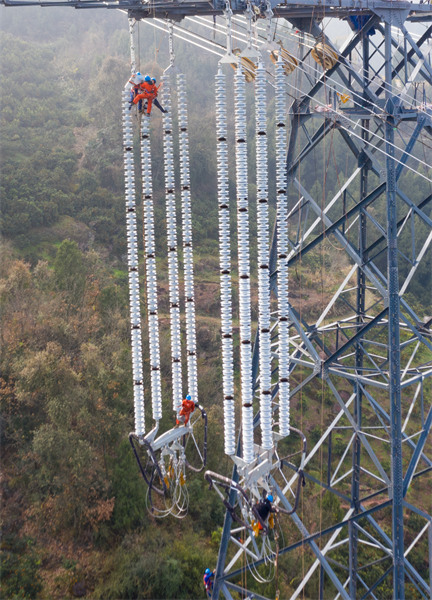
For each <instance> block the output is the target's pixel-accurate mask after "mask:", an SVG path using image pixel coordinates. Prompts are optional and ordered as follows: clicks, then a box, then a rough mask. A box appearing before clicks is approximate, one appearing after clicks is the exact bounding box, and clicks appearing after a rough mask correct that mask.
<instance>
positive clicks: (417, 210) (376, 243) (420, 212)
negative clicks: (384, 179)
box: [365, 184, 432, 257]
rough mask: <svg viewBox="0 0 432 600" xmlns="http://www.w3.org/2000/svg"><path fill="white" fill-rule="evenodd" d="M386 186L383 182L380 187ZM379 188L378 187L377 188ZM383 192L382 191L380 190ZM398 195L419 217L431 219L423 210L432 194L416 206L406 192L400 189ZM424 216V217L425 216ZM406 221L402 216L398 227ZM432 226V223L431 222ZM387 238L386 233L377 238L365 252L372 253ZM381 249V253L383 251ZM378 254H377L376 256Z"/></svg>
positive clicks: (425, 219)
mask: <svg viewBox="0 0 432 600" xmlns="http://www.w3.org/2000/svg"><path fill="white" fill-rule="evenodd" d="M382 186H385V184H381V185H380V186H378V187H380V188H381V187H382ZM376 189H378V188H376ZM380 193H381V192H380ZM398 195H399V196H400V197H401V198H402V199H403V200H404V201H405V202H406V203H407V204H408V206H409V207H410V210H412V211H413V212H415V213H416V214H417V215H419V217H420V218H421V219H423V220H424V221H425V222H426V223H427V221H429V220H430V219H429V218H428V217H427V215H426V214H425V213H424V212H423V210H422V209H423V208H424V207H425V206H427V205H428V204H429V202H430V201H431V200H432V194H430V195H429V196H427V198H425V199H424V200H422V202H420V204H419V205H418V206H416V205H415V204H414V203H413V202H412V201H411V200H410V199H409V198H408V197H407V196H405V194H402V193H401V192H400V190H399V191H398ZM423 217H424V218H423ZM404 221H405V217H403V218H401V219H400V220H399V221H398V222H397V228H398V229H399V227H400V226H401V225H402V223H403V222H404ZM431 226H432V223H431ZM386 239H387V236H386V235H382V236H380V237H379V238H377V239H376V240H375V241H374V242H372V243H371V244H370V245H369V246H368V247H367V248H366V251H365V253H367V254H370V253H371V251H372V250H374V249H375V248H376V247H377V246H379V244H381V243H382V242H383V241H384V240H386ZM383 250H384V249H383ZM383 250H381V251H380V253H381V252H382V251H383ZM376 256H378V255H377V254H376V255H375V257H376Z"/></svg>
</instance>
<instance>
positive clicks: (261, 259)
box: [255, 60, 273, 450]
mask: <svg viewBox="0 0 432 600" xmlns="http://www.w3.org/2000/svg"><path fill="white" fill-rule="evenodd" d="M266 86H267V80H266V71H265V68H264V65H263V63H262V60H260V62H259V63H258V68H257V70H256V78H255V121H256V173H257V174H256V181H257V224H258V227H257V230H258V326H259V348H260V354H259V369H260V421H261V445H262V447H263V448H264V449H265V450H270V449H271V448H272V446H273V436H272V393H271V372H272V369H271V367H272V365H271V339H270V338H271V335H270V275H269V208H268V152H267V94H266Z"/></svg>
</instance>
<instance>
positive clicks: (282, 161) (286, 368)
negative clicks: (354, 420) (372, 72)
mask: <svg viewBox="0 0 432 600" xmlns="http://www.w3.org/2000/svg"><path fill="white" fill-rule="evenodd" d="M275 71H276V73H275V81H276V188H277V252H278V278H277V282H278V313H279V323H278V344H279V352H278V361H279V432H280V434H281V435H288V434H289V422H290V387H289V372H290V361H289V323H288V316H289V312H288V263H287V258H288V221H287V219H288V207H287V179H286V154H287V141H286V82H285V71H284V64H283V61H282V57H281V55H280V54H279V57H278V61H277V63H276V66H275Z"/></svg>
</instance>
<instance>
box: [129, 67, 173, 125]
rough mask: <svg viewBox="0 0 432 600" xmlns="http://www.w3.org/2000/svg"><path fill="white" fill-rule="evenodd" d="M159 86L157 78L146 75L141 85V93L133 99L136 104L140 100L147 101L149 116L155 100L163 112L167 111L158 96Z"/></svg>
mask: <svg viewBox="0 0 432 600" xmlns="http://www.w3.org/2000/svg"><path fill="white" fill-rule="evenodd" d="M159 87H160V86H156V79H154V78H153V79H152V78H151V77H150V76H149V75H146V77H145V78H144V81H143V83H142V84H141V85H140V93H139V94H138V95H137V96H135V98H134V99H133V103H134V104H138V103H139V101H140V100H144V101H145V102H147V116H150V113H151V109H152V104H153V102H154V104H155V106H157V107H158V109H159V110H160V111H161V112H163V113H166V112H167V111H166V110H164V109H163V108H162V106H161V105H160V104H159V101H158V100H157V98H156V97H157V94H158V89H159Z"/></svg>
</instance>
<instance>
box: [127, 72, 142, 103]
mask: <svg viewBox="0 0 432 600" xmlns="http://www.w3.org/2000/svg"><path fill="white" fill-rule="evenodd" d="M144 81H145V77H144V75H141V73H140V72H139V71H137V72H136V73H134V74H133V75H132V77H131V78H130V79H129V83H130V84H131V85H132V87H131V91H130V101H129V104H130V106H129V110H130V109H131V108H132V104H133V101H134V99H135V97H136V96H137V95H138V94H139V92H140V86H141V84H142V83H144ZM141 105H142V102H141ZM138 108H140V109H141V106H139V107H138Z"/></svg>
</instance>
